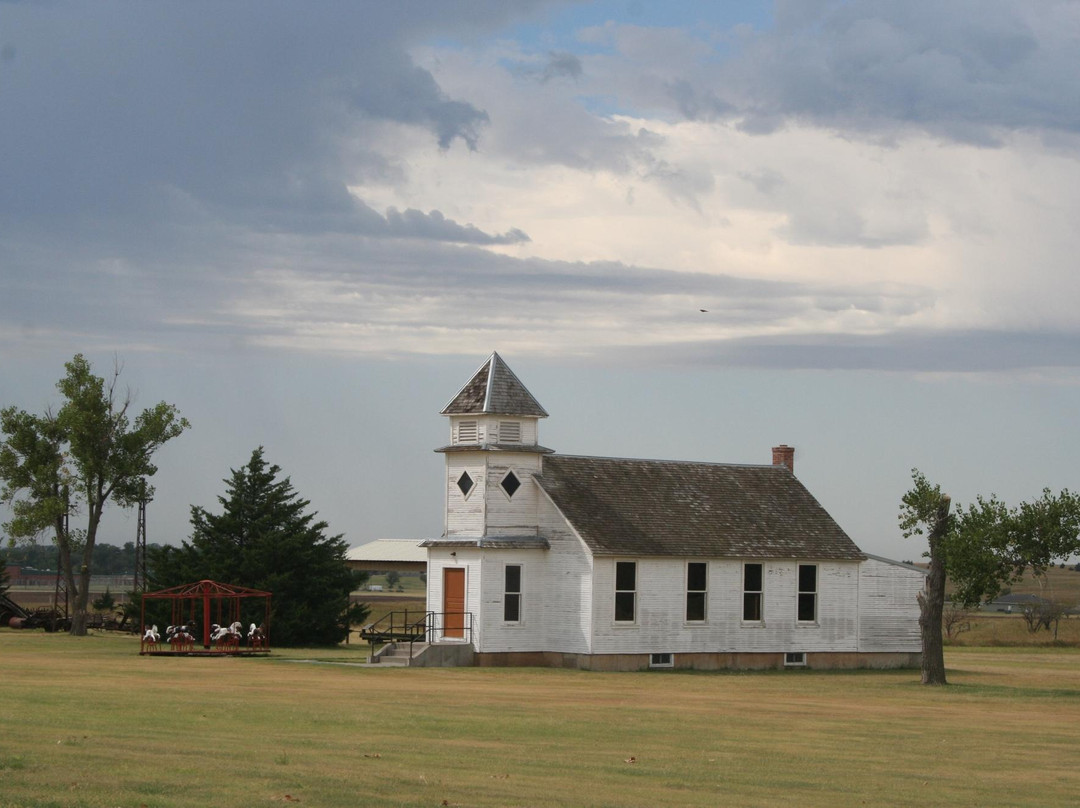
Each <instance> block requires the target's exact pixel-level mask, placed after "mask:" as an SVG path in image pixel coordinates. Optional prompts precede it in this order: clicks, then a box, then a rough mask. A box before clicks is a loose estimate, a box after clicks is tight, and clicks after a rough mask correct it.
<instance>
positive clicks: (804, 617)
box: [799, 564, 817, 623]
mask: <svg viewBox="0 0 1080 808" xmlns="http://www.w3.org/2000/svg"><path fill="white" fill-rule="evenodd" d="M815 620H817V564H800V565H799V622H800V623H813V622H814V621H815Z"/></svg>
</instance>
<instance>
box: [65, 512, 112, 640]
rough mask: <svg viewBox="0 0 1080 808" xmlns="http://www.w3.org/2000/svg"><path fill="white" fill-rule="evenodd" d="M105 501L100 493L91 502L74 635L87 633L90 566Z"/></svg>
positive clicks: (77, 596) (78, 635) (72, 623)
mask: <svg viewBox="0 0 1080 808" xmlns="http://www.w3.org/2000/svg"><path fill="white" fill-rule="evenodd" d="M103 503H104V499H103V498H102V497H101V495H100V493H99V495H98V498H97V500H96V501H95V502H92V503H90V507H89V511H90V513H89V516H88V518H87V527H86V545H85V547H83V560H82V566H81V567H80V569H79V582H78V586H77V589H76V592H75V606H74V608H73V609H72V614H71V636H72V637H85V636H86V633H87V611H88V609H89V605H90V567H91V563H92V559H93V557H94V545H95V544H96V543H97V529H98V525H99V524H100V523H101V514H102V504H103ZM72 577H74V576H72Z"/></svg>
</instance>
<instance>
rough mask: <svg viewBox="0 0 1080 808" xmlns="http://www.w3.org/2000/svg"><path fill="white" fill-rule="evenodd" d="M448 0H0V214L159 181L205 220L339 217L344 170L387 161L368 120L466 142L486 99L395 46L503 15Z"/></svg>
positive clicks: (114, 194)
mask: <svg viewBox="0 0 1080 808" xmlns="http://www.w3.org/2000/svg"><path fill="white" fill-rule="evenodd" d="M465 5H467V6H470V8H469V9H467V10H464V11H462V10H461V8H460V7H459V5H458V4H455V3H432V4H413V5H411V6H410V8H409V9H408V10H403V9H400V8H398V7H397V6H395V5H394V4H386V3H374V2H372V3H354V4H341V3H337V4H323V3H311V4H305V5H304V6H303V8H302V10H301V9H299V8H298V7H296V6H294V5H291V4H283V3H228V4H219V3H184V4H171V5H170V4H148V3H127V2H103V3H94V4H81V3H64V2H60V3H52V4H48V5H44V4H42V5H33V6H32V5H14V6H11V5H9V6H6V7H5V10H4V15H5V25H4V29H3V33H2V36H3V48H4V54H5V56H4V58H3V60H0V102H2V104H3V109H4V125H3V126H0V149H2V151H3V153H4V154H7V155H18V156H19V159H17V160H10V159H9V160H4V161H3V162H2V163H0V217H2V219H0V221H7V222H8V223H9V227H7V228H5V229H6V230H7V231H8V232H10V231H11V227H12V226H14V223H18V222H21V223H23V224H31V225H32V224H33V223H35V222H36V223H39V224H43V225H44V226H49V225H52V224H53V223H55V222H57V221H58V220H70V219H85V218H87V217H92V218H94V219H102V218H107V217H119V218H125V217H128V216H135V217H139V216H140V214H141V213H142V212H143V211H144V210H145V209H146V206H147V205H150V204H154V205H159V206H160V204H161V203H160V201H158V200H160V198H161V197H162V196H164V195H173V196H174V197H185V198H186V199H187V200H188V205H189V207H190V209H191V210H192V211H200V212H201V211H204V210H205V209H210V215H212V216H214V217H220V216H221V215H223V212H228V211H231V212H232V214H233V215H236V216H238V217H239V218H242V219H243V218H250V215H251V214H253V213H255V214H258V213H260V212H265V213H267V215H272V213H273V212H274V211H277V212H284V213H291V212H294V211H295V212H296V213H298V214H299V215H300V216H301V218H310V217H312V216H329V217H333V216H336V215H340V214H342V213H347V212H348V211H349V209H350V208H351V205H352V202H351V200H350V198H349V195H348V193H347V191H346V189H345V183H346V182H349V181H355V180H357V179H362V178H363V177H365V176H367V175H369V174H370V173H371V172H376V173H380V172H381V173H385V172H386V171H387V164H386V162H385V159H384V158H383V156H382V155H381V154H380V153H379V148H378V144H377V143H376V142H375V141H374V139H373V138H374V134H373V133H374V129H373V127H374V126H376V125H378V124H379V123H380V122H395V123H401V124H407V125H414V126H417V127H421V128H424V129H426V130H428V131H430V132H431V135H432V137H433V138H434V140H435V142H436V143H437V144H438V146H439V147H440V148H443V149H447V148H452V147H453V146H454V144H455V143H462V144H464V145H465V146H466V147H468V148H475V147H476V146H477V143H478V139H479V137H480V134H481V132H482V129H483V127H484V124H485V122H486V120H487V113H486V112H485V111H484V110H481V109H477V108H476V107H474V106H473V105H472V104H470V103H469V102H468V101H467V100H464V99H454V98H450V97H448V96H447V95H446V94H445V93H443V92H442V90H441V89H440V88H439V87H438V85H437V84H436V82H435V80H434V79H433V78H432V76H431V75H430V73H428V72H427V71H425V70H423V69H421V68H419V67H417V66H416V65H415V64H414V63H413V62H412V60H411V58H410V57H409V55H408V53H407V51H406V47H407V46H408V45H409V44H410V42H412V41H414V39H415V38H416V37H418V36H423V35H427V34H430V33H431V32H432V31H438V30H440V27H445V29H446V30H447V31H451V30H459V31H461V32H463V33H464V32H468V31H469V30H476V27H477V26H485V27H486V26H488V25H491V24H495V21H496V20H498V19H500V18H502V17H503V15H504V14H505V13H510V12H509V11H506V12H503V11H500V10H499V4H465ZM479 6H483V7H484V8H478V7H479ZM455 9H457V10H458V11H461V15H460V16H461V19H458V17H457V16H456V15H455ZM484 10H486V11H487V12H488V17H489V18H488V19H487V20H485V21H483V22H478V21H477V20H476V18H477V17H479V16H482V15H481V14H480V13H479V12H482V11H484ZM462 20H466V21H464V22H463V21H462ZM470 26H472V28H471V29H470ZM172 213H173V214H174V215H176V213H177V211H175V210H173V211H172Z"/></svg>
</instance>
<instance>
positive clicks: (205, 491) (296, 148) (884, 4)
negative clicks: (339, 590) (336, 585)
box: [0, 0, 1080, 558]
mask: <svg viewBox="0 0 1080 808" xmlns="http://www.w3.org/2000/svg"><path fill="white" fill-rule="evenodd" d="M1078 64H1080V4H1078V3H1077V2H1072V1H1071V0H1070V1H1068V2H1064V1H1062V2H1055V0H1039V1H1038V2H1030V0H1017V1H1016V2H1010V1H1008V0H999V1H995V0H979V1H978V2H975V0H972V1H971V2H967V1H966V0H953V2H949V3H941V2H939V0H908V2H904V3H896V2H892V1H891V0H850V1H848V2H839V1H838V0H837V1H834V0H777V2H764V1H763V0H738V1H736V0H732V2H726V3H722V4H721V3H713V4H704V3H699V2H672V1H671V0H669V1H668V2H665V3H663V4H660V3H646V2H640V1H639V0H608V1H605V2H592V3H569V2H565V3H559V2H542V1H541V0H535V1H532V0H522V1H521V2H507V0H490V1H489V2H481V1H480V0H472V1H470V2H454V0H438V2H434V1H432V2H408V3H387V2H345V0H341V1H340V2H329V3H320V2H307V3H304V4H296V3H275V2H265V1H262V0H260V2H231V3H218V2H184V3H171V4H164V3H144V2H134V1H132V2H113V1H112V0H101V1H100V2H95V3H83V2H68V1H67V0H52V1H50V2H37V3H35V2H4V1H3V0H0V405H9V404H15V405H17V406H19V407H22V408H25V409H29V410H33V411H41V410H43V409H44V408H45V407H46V406H48V405H50V404H52V403H55V401H56V396H55V389H54V384H55V382H56V380H57V379H59V378H60V376H61V375H62V374H63V363H64V362H65V361H66V360H68V359H70V358H71V356H72V355H74V354H75V353H78V352H81V353H84V354H85V355H86V356H87V357H88V358H90V359H91V361H92V362H93V363H94V366H95V369H96V370H97V371H98V372H99V373H100V374H104V375H108V374H110V373H111V372H112V369H113V367H114V365H115V364H117V363H119V364H121V365H122V367H123V373H122V375H121V380H122V382H123V383H124V384H126V385H128V386H130V387H131V389H132V391H133V392H134V394H135V401H136V406H144V407H145V406H151V405H152V404H154V403H156V402H157V401H159V400H166V401H169V402H171V403H174V404H176V405H177V406H178V407H179V409H180V410H181V412H182V413H183V414H184V415H185V416H187V417H188V418H189V420H190V421H191V422H192V424H193V428H192V429H191V431H190V432H188V433H187V434H186V435H184V436H183V437H182V438H180V439H178V440H177V441H175V442H174V443H172V444H169V445H168V446H167V447H166V448H165V449H164V450H163V451H162V452H161V453H160V455H159V457H158V459H159V461H160V462H159V465H160V468H161V472H160V473H159V475H158V477H157V478H156V480H155V481H156V484H157V489H158V490H157V497H156V499H155V501H154V503H153V504H152V505H151V507H150V510H149V536H150V540H151V541H159V542H176V541H179V540H180V539H182V538H184V537H186V535H187V530H188V515H189V514H188V511H189V507H190V506H191V505H193V504H195V505H203V506H207V507H211V508H214V507H216V497H217V496H219V495H220V494H221V493H222V492H223V490H224V487H223V484H222V482H221V481H222V479H223V478H224V477H226V476H228V475H229V470H230V469H231V468H236V467H239V466H241V465H243V464H244V463H245V462H246V460H247V459H248V457H249V456H250V453H251V451H252V449H254V448H255V447H257V446H260V445H261V446H264V447H265V449H266V455H267V457H268V459H269V460H270V461H271V462H274V463H277V464H278V465H280V466H281V467H282V468H283V470H284V472H285V473H286V474H287V475H289V476H290V477H291V478H292V481H293V484H294V486H295V487H296V489H297V490H298V491H299V492H300V493H301V494H302V495H303V496H304V497H306V498H307V499H310V500H311V503H312V508H313V509H315V510H318V512H319V513H320V516H321V517H323V518H325V519H326V520H327V521H328V522H329V523H330V527H331V530H332V531H334V532H339V533H343V534H345V537H346V539H347V540H348V541H349V543H350V544H359V543H362V542H364V541H367V540H370V539H373V538H379V537H414V536H415V537H428V536H433V535H435V536H437V535H439V533H440V532H441V530H442V508H443V501H442V463H443V460H442V457H441V456H440V455H436V454H433V453H432V451H431V450H432V449H433V448H435V447H437V446H440V445H442V444H444V443H446V442H447V436H448V430H447V425H446V424H445V423H444V419H443V418H442V417H440V416H439V415H438V412H439V410H440V409H441V408H442V407H443V405H444V404H445V403H446V402H447V401H448V400H449V399H450V398H451V397H452V396H453V395H454V393H456V391H457V390H458V388H459V387H460V386H461V384H463V383H464V382H465V381H467V379H468V378H469V376H470V375H471V374H472V372H473V371H474V370H475V369H476V368H477V367H478V366H479V365H480V364H481V363H482V362H483V361H484V359H485V358H486V357H487V356H488V355H489V354H490V352H491V351H492V350H497V351H498V352H499V353H500V354H501V355H502V356H503V358H504V359H506V361H507V362H508V363H509V364H510V366H511V367H512V368H513V369H514V370H515V372H516V373H517V375H518V376H519V377H520V378H521V379H522V381H523V382H524V383H525V384H526V386H528V387H529V388H530V390H531V391H532V392H533V394H534V395H535V396H536V397H537V399H538V400H539V401H540V402H541V403H542V404H543V405H544V406H545V408H546V409H547V410H548V411H549V412H550V413H551V417H550V418H549V419H547V421H545V422H544V423H543V424H542V432H541V438H542V442H543V443H544V444H545V445H548V446H551V447H553V448H555V449H556V450H558V451H561V452H566V453H573V454H601V455H612V456H628V457H653V458H667V459H687V460H715V461H724V462H740V463H759V462H761V463H767V462H769V460H770V452H769V449H770V447H771V446H773V445H775V444H777V443H781V442H782V443H788V444H791V445H794V446H795V447H796V460H795V463H796V474H797V475H798V476H799V477H800V478H801V479H802V480H803V481H804V482H805V483H806V484H807V485H808V487H809V488H810V490H811V491H812V492H813V493H814V494H815V495H816V496H817V497H818V499H819V500H821V502H822V503H823V504H824V505H825V506H826V507H827V508H828V509H829V510H830V511H831V512H832V513H833V515H834V516H836V518H837V519H838V521H839V522H840V523H841V525H842V526H843V527H844V528H845V529H846V530H847V531H848V532H849V533H850V534H851V536H852V537H853V538H854V539H855V541H856V542H857V543H858V544H859V545H860V546H861V547H863V549H865V550H867V551H869V552H874V553H880V554H884V555H888V556H892V557H898V558H916V557H917V556H918V554H919V553H920V552H921V551H922V547H921V546H919V545H918V544H917V543H916V542H915V540H903V539H901V538H900V536H899V532H898V530H897V528H896V514H897V510H898V503H899V499H900V497H901V495H902V494H903V492H904V491H905V490H906V488H907V487H908V484H909V483H910V471H911V469H912V468H913V467H918V468H920V469H921V470H922V471H923V472H925V473H926V474H927V476H929V477H930V478H931V479H932V480H934V481H937V482H939V483H941V485H942V486H943V488H944V489H945V490H947V491H949V492H951V493H952V494H953V495H954V499H957V500H960V501H962V502H968V501H971V500H972V499H973V498H974V497H975V495H976V494H979V493H982V494H989V493H997V494H998V495H1000V496H1002V497H1004V498H1005V499H1006V500H1008V501H1014V502H1015V501H1019V500H1021V499H1027V498H1031V497H1034V496H1036V495H1038V493H1039V492H1040V491H1041V489H1042V488H1043V487H1044V486H1048V487H1051V488H1053V489H1055V490H1057V489H1060V488H1063V487H1069V488H1073V489H1076V488H1080V479H1078V476H1080V471H1078V466H1077V463H1076V457H1077V455H1078V454H1080V432H1078V429H1077V417H1078V413H1080V384H1078V382H1080V373H1078V363H1080V316H1078V314H1077V302H1078V301H1080V275H1078V273H1077V271H1076V260H1077V255H1078V254H1080V228H1078V227H1077V221H1078V220H1080V159H1078V158H1080V70H1077V69H1076V68H1077V65H1078ZM702 309H704V310H705V311H702ZM106 534H107V535H106V536H105V539H106V540H108V541H113V542H115V543H122V542H124V541H131V540H133V539H134V536H135V524H134V518H133V516H132V515H131V514H127V513H123V512H114V513H113V514H111V515H110V519H109V522H108V523H107V530H106Z"/></svg>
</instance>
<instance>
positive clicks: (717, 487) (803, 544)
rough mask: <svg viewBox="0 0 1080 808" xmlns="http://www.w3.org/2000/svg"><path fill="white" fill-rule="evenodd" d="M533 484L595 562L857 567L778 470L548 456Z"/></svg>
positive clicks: (825, 518)
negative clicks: (628, 559) (839, 563)
mask: <svg viewBox="0 0 1080 808" xmlns="http://www.w3.org/2000/svg"><path fill="white" fill-rule="evenodd" d="M536 480H537V482H538V483H539V484H540V486H541V488H543V490H544V491H545V492H546V493H547V494H548V496H549V497H550V498H551V500H552V501H553V502H554V503H555V505H556V507H558V508H559V510H560V511H562V513H563V515H564V516H565V517H566V518H567V519H568V520H569V521H570V523H571V524H572V525H573V526H574V528H575V529H576V530H577V531H578V533H579V534H580V535H581V537H582V539H584V541H585V543H586V544H587V545H588V546H589V549H590V550H591V551H592V552H593V554H594V555H627V556H675V557H691V556H692V557H695V558H732V557H733V558H806V559H823V560H825V559H852V560H857V559H862V558H864V555H863V553H862V552H861V551H860V550H859V548H858V547H856V546H855V543H854V542H853V541H852V540H851V539H850V538H849V537H848V535H847V534H846V533H844V531H843V530H842V529H841V528H840V526H839V525H838V524H837V523H836V522H835V521H834V520H833V518H832V517H831V516H829V514H828V512H827V511H826V510H825V509H824V508H823V507H821V505H820V504H819V503H818V501H817V500H816V499H814V497H813V496H812V495H811V494H810V492H809V491H807V490H806V488H805V487H804V486H803V484H802V483H800V482H799V480H798V479H797V478H796V477H795V476H794V475H793V474H792V473H791V472H790V471H789V470H788V469H787V468H786V467H784V466H741V465H727V464H720V463H689V462H679V461H666V460H624V459H616V458H605V457H575V456H571V455H551V456H549V457H546V458H544V467H543V473H542V474H540V475H537V476H536Z"/></svg>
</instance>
